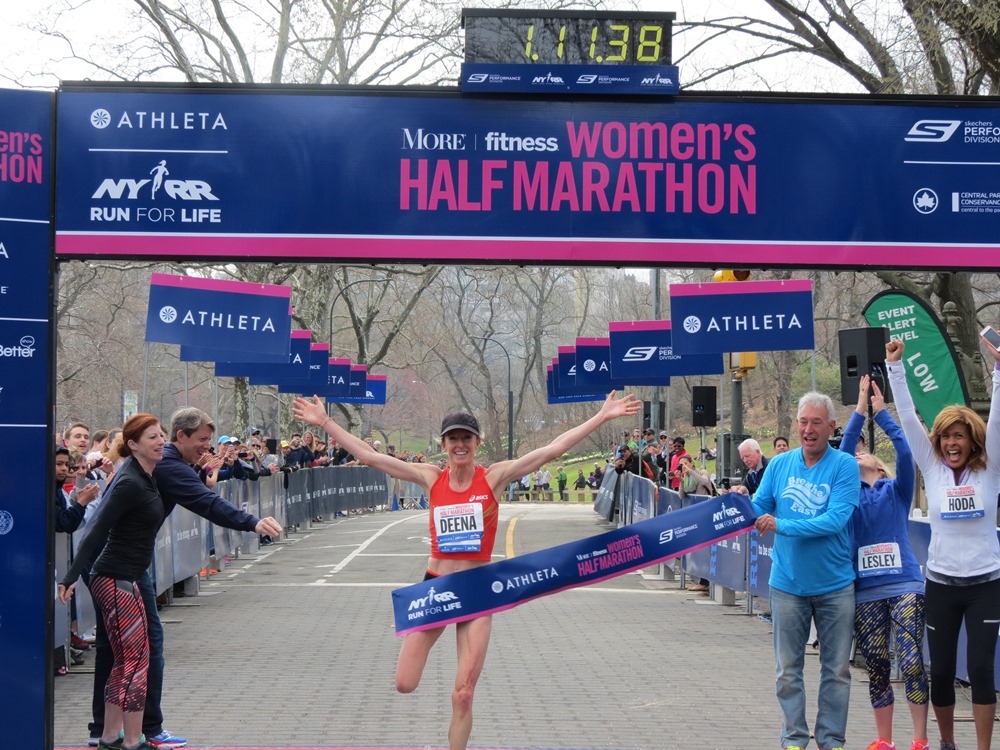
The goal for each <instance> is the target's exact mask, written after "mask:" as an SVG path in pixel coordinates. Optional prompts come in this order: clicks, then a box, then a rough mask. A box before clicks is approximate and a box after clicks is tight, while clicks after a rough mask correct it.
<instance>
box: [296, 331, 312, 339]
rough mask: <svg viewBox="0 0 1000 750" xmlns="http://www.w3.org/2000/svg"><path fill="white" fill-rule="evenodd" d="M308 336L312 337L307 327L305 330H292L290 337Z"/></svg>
mask: <svg viewBox="0 0 1000 750" xmlns="http://www.w3.org/2000/svg"><path fill="white" fill-rule="evenodd" d="M310 337H312V331H310V330H308V329H306V330H299V329H296V330H294V331H292V338H293V339H308V338H310Z"/></svg>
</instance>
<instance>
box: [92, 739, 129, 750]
mask: <svg viewBox="0 0 1000 750" xmlns="http://www.w3.org/2000/svg"><path fill="white" fill-rule="evenodd" d="M124 741H125V740H123V739H122V738H121V736H119V737H118V739H117V740H113V741H111V742H103V741H102V740H101V738H100V737H98V738H97V750H121V747H122V743H123V742H124Z"/></svg>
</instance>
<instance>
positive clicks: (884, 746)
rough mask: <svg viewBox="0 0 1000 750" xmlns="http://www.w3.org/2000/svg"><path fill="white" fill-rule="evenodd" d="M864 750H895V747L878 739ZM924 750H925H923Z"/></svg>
mask: <svg viewBox="0 0 1000 750" xmlns="http://www.w3.org/2000/svg"><path fill="white" fill-rule="evenodd" d="M866 750H896V745H895V744H893V743H892V742H889V741H888V740H883V739H882V738H881V737H879V738H878V739H877V740H875V741H874V742H873V743H872V744H870V745H869V746H868V747H867V748H866ZM924 750H926V748H924Z"/></svg>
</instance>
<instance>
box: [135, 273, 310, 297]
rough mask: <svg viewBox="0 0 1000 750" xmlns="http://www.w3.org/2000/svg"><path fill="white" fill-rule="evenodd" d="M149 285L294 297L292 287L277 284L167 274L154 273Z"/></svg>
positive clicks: (262, 295) (260, 295)
mask: <svg viewBox="0 0 1000 750" xmlns="http://www.w3.org/2000/svg"><path fill="white" fill-rule="evenodd" d="M149 283H150V285H152V286H169V287H179V288H182V289H201V290H203V291H206V292H230V293H233V294H255V295H257V296H258V297H288V298H289V299H290V298H291V296H292V288H291V287H290V286H278V285H277V284H254V283H251V282H249V281H226V280H223V279H200V278H197V277H195V276H173V275H171V274H166V273H154V274H152V275H150V277H149Z"/></svg>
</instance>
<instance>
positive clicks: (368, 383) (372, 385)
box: [328, 375, 387, 404]
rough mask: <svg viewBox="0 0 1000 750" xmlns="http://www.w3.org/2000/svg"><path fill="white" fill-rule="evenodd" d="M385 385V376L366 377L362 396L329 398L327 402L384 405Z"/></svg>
mask: <svg viewBox="0 0 1000 750" xmlns="http://www.w3.org/2000/svg"><path fill="white" fill-rule="evenodd" d="M386 383H387V377H386V376H385V375H367V376H366V378H365V393H364V395H363V396H354V395H349V396H331V397H330V398H329V399H328V400H329V401H332V402H334V403H338V404H384V403H385V398H386Z"/></svg>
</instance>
